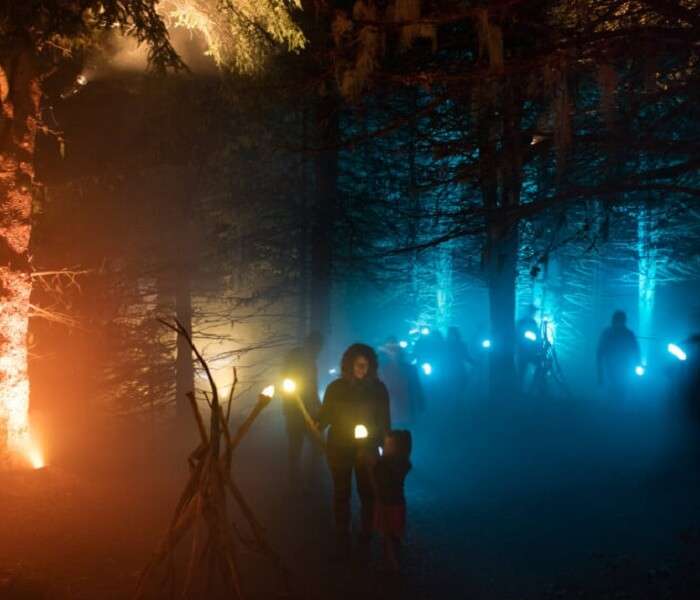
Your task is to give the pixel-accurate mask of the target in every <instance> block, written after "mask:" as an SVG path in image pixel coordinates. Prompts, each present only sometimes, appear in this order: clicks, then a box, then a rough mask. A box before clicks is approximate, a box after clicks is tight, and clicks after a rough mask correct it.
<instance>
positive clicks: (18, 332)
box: [0, 267, 31, 455]
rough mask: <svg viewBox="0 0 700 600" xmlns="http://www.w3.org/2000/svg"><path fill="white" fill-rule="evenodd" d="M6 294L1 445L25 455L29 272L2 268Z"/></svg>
mask: <svg viewBox="0 0 700 600" xmlns="http://www.w3.org/2000/svg"><path fill="white" fill-rule="evenodd" d="M0 282H1V283H2V285H3V287H4V290H5V293H6V297H5V299H4V301H3V302H0V331H2V334H3V335H2V340H1V341H0V425H2V427H1V428H0V429H2V430H4V433H5V436H6V439H4V440H3V439H0V446H5V447H6V448H7V449H8V450H9V451H10V452H13V453H18V454H25V455H26V449H27V448H28V447H29V446H30V444H31V436H30V435H29V380H28V378H27V325H28V322H29V295H30V293H31V280H30V278H29V276H28V275H27V274H25V273H19V272H13V271H10V270H9V269H7V268H3V267H0Z"/></svg>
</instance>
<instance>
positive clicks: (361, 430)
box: [355, 425, 368, 440]
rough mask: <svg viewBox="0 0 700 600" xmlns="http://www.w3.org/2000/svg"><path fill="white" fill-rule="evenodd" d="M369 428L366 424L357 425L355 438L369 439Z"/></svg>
mask: <svg viewBox="0 0 700 600" xmlns="http://www.w3.org/2000/svg"><path fill="white" fill-rule="evenodd" d="M367 435H368V433H367V428H366V427H365V426H364V425H355V439H356V440H366V439H367Z"/></svg>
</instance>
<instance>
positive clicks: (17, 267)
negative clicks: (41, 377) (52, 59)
mask: <svg viewBox="0 0 700 600" xmlns="http://www.w3.org/2000/svg"><path fill="white" fill-rule="evenodd" d="M13 66H14V69H13V72H12V75H13V76H14V78H13V79H10V78H8V77H7V74H6V73H7V71H6V70H4V69H3V70H0V94H1V98H2V112H3V117H4V118H5V119H6V120H7V122H8V123H7V125H6V126H5V127H3V130H2V145H3V146H5V147H6V148H9V151H8V152H3V153H2V155H0V420H2V424H3V425H4V429H5V430H6V435H7V446H8V447H9V449H10V450H12V451H20V452H23V453H24V452H26V449H27V448H28V446H29V444H30V439H29V422H28V409H29V381H28V379H27V327H28V321H29V295H30V293H31V277H30V273H29V258H28V251H29V236H30V233H31V222H30V219H31V211H32V181H33V178H34V163H33V155H34V142H35V139H36V129H37V120H38V119H37V114H38V110H39V99H40V89H39V80H38V77H37V73H36V70H35V63H34V59H33V56H32V54H31V52H30V51H28V50H27V49H24V51H22V52H20V53H18V55H17V57H16V63H15V64H14V65H13Z"/></svg>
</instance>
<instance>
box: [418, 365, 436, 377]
mask: <svg viewBox="0 0 700 600" xmlns="http://www.w3.org/2000/svg"><path fill="white" fill-rule="evenodd" d="M420 368H421V369H423V373H425V374H426V375H430V374H431V373H432V372H433V366H432V365H431V364H430V363H423V364H422V365H421V367H420Z"/></svg>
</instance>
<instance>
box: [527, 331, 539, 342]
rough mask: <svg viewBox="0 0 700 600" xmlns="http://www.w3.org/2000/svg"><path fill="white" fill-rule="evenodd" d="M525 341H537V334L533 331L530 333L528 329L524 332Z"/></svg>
mask: <svg viewBox="0 0 700 600" xmlns="http://www.w3.org/2000/svg"><path fill="white" fill-rule="evenodd" d="M525 339H526V340H530V341H531V342H534V341H537V334H536V333H535V332H534V331H530V330H529V329H528V330H527V331H526V332H525Z"/></svg>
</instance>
